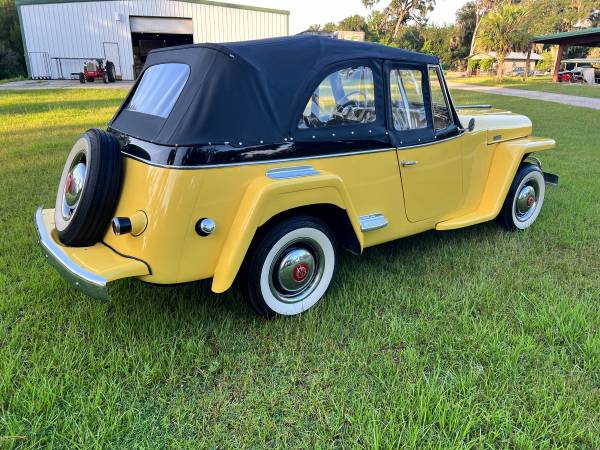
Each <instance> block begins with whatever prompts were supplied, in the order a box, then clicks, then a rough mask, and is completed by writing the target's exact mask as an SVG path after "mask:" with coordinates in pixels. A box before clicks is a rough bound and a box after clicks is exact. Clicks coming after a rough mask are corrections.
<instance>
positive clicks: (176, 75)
mask: <svg viewBox="0 0 600 450" xmlns="http://www.w3.org/2000/svg"><path fill="white" fill-rule="evenodd" d="M531 130H532V126H531V121H530V120H529V119H528V118H527V117H524V116H522V115H518V114H512V113H510V112H505V111H497V110H493V109H490V108H487V107H477V106H473V107H470V108H457V107H455V106H454V105H453V103H452V99H451V97H450V93H449V91H448V88H447V86H446V83H445V81H444V77H443V74H442V70H441V67H440V64H439V60H438V58H437V57H434V56H430V55H424V54H420V53H414V52H409V51H405V50H401V49H396V48H390V47H386V46H382V45H377V44H369V43H356V42H348V41H341V40H335V39H328V38H319V37H315V36H295V37H288V38H278V39H269V40H261V41H250V42H240V43H230V44H201V45H188V46H182V47H174V48H170V49H160V50H155V51H152V52H151V53H150V55H149V57H148V60H147V63H146V66H145V67H144V70H143V72H142V74H141V76H140V77H139V79H138V81H137V82H136V84H135V86H134V87H133V88H132V90H131V92H130V93H129V95H128V96H127V98H126V99H125V101H124V102H123V104H122V106H121V107H120V109H119V110H118V111H117V113H116V114H115V116H114V118H113V120H112V121H111V122H110V124H109V126H108V130H107V131H103V130H99V129H92V130H89V131H87V132H86V133H85V134H84V135H83V136H82V137H81V138H80V139H79V140H78V141H77V142H76V143H75V145H74V146H73V148H72V150H71V152H70V154H69V156H68V158H67V162H66V164H65V166H64V170H63V172H62V176H61V179H60V184H59V187H58V193H57V196H56V204H55V207H54V209H42V208H40V209H38V211H37V213H36V225H37V230H38V232H39V236H40V241H41V245H42V247H43V249H44V251H45V253H46V255H47V257H48V259H49V261H50V262H51V263H52V264H53V265H54V266H55V267H57V269H58V270H59V272H60V273H61V274H62V275H63V276H64V277H65V278H66V279H67V280H69V281H70V282H71V283H73V284H74V285H75V286H76V287H78V288H79V289H81V290H82V291H83V292H85V293H87V294H89V295H91V296H93V297H98V298H108V284H109V283H110V282H111V281H114V280H117V279H122V278H129V277H133V278H138V279H140V280H142V281H145V282H150V283H156V284H174V283H183V282H190V281H195V280H202V279H209V278H212V290H213V291H214V292H216V293H220V292H224V291H226V290H227V289H229V288H230V287H231V286H232V283H233V282H234V281H235V280H236V278H239V279H240V285H241V288H242V290H243V293H244V297H245V298H246V299H247V300H248V302H249V304H250V305H251V307H252V308H253V309H254V310H255V311H256V312H257V313H259V314H261V315H263V316H266V317H272V316H276V315H285V316H291V315H296V314H299V313H302V312H303V311H306V310H307V309H309V308H311V307H313V306H314V305H315V304H316V303H317V302H318V301H319V300H320V299H321V298H322V297H323V296H324V294H325V292H326V291H327V288H328V287H329V285H330V283H331V280H332V277H333V274H334V271H335V268H336V262H337V252H338V249H340V248H343V249H347V250H349V251H351V252H353V253H361V252H362V251H363V249H364V248H366V247H370V246H373V245H377V244H380V243H383V242H388V241H391V240H394V239H398V238H402V237H404V236H410V235H413V234H416V233H420V232H423V231H425V230H430V229H436V230H452V229H455V228H461V227H467V226H471V225H475V224H478V223H481V222H485V221H489V220H493V219H497V221H498V222H499V224H500V225H502V226H503V227H505V228H507V229H509V230H524V229H526V228H528V227H529V226H531V224H532V223H533V222H534V221H535V220H536V219H537V218H538V216H539V214H540V210H541V208H542V205H543V203H544V193H545V186H546V184H547V183H556V182H557V177H556V176H555V175H552V174H546V173H544V172H542V169H541V164H540V162H539V160H538V159H537V158H535V157H533V156H532V155H533V154H534V153H537V152H539V151H541V150H548V149H551V148H553V147H554V145H555V143H554V141H553V140H551V139H544V138H538V137H532V136H531Z"/></svg>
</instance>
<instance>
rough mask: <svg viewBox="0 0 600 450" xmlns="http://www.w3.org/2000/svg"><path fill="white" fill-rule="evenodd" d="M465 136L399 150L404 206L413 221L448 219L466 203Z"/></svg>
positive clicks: (408, 216) (409, 218)
mask: <svg viewBox="0 0 600 450" xmlns="http://www.w3.org/2000/svg"><path fill="white" fill-rule="evenodd" d="M462 141H463V136H461V135H459V136H457V137H455V138H451V139H447V140H445V141H442V142H433V143H431V144H426V145H422V146H417V147H413V148H408V149H403V148H400V149H398V159H399V160H400V172H401V177H402V187H403V189H404V204H405V207H406V215H407V218H408V220H410V221H411V222H420V221H423V220H426V219H430V218H437V219H439V218H444V217H447V216H448V215H449V214H452V213H453V212H454V211H455V210H456V209H457V207H458V206H459V205H460V204H462V202H463V180H462V149H461V147H462V145H461V144H462Z"/></svg>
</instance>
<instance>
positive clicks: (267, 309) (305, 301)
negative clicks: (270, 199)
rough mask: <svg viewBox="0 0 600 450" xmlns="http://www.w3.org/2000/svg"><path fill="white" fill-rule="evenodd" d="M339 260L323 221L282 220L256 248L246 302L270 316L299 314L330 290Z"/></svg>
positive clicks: (245, 283)
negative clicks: (337, 260) (336, 263)
mask: <svg viewBox="0 0 600 450" xmlns="http://www.w3.org/2000/svg"><path fill="white" fill-rule="evenodd" d="M335 259H336V251H335V241H334V239H333V236H332V234H331V231H330V230H329V227H327V225H326V224H325V223H323V222H322V221H320V220H319V219H317V218H314V217H311V216H298V217H292V218H290V219H287V220H284V221H283V222H281V223H279V224H277V225H275V226H274V227H273V228H271V229H270V230H269V231H268V233H265V234H264V235H263V236H262V237H261V238H259V241H258V243H257V244H256V245H255V246H254V250H253V252H252V254H251V255H250V257H249V259H248V261H247V264H246V265H245V273H244V281H243V289H244V294H245V297H246V300H247V301H248V303H249V304H250V306H251V307H252V309H254V311H256V312H257V313H258V314H260V315H262V316H264V317H267V318H271V317H274V316H277V315H282V316H294V315H297V314H300V313H302V312H304V311H306V310H308V309H310V308H312V307H313V306H314V305H315V304H316V303H317V302H318V301H319V300H321V298H322V297H323V295H324V294H325V292H326V291H327V288H328V287H329V284H330V283H331V279H332V278H333V273H334V271H335Z"/></svg>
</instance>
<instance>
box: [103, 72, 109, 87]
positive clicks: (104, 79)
mask: <svg viewBox="0 0 600 450" xmlns="http://www.w3.org/2000/svg"><path fill="white" fill-rule="evenodd" d="M102 81H104V84H108V73H106V72H104V75H102Z"/></svg>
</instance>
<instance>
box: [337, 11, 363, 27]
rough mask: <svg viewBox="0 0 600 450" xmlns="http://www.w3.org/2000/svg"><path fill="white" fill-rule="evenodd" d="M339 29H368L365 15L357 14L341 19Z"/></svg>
mask: <svg viewBox="0 0 600 450" xmlns="http://www.w3.org/2000/svg"><path fill="white" fill-rule="evenodd" d="M338 29H339V30H344V31H367V21H366V20H365V18H364V17H363V16H360V15H358V14H356V15H354V16H350V17H346V18H345V19H343V20H342V21H340V23H339V24H338Z"/></svg>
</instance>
